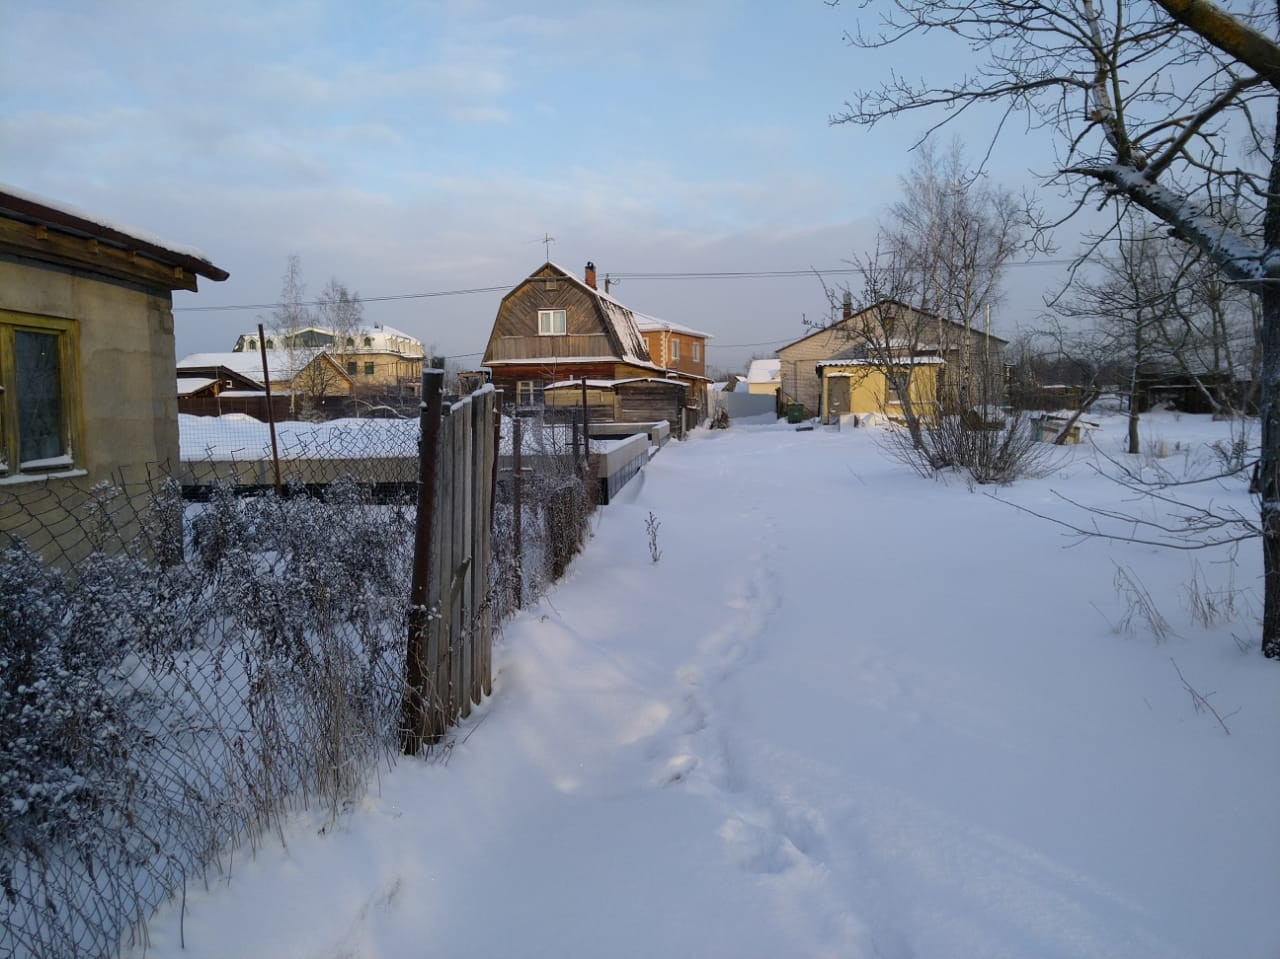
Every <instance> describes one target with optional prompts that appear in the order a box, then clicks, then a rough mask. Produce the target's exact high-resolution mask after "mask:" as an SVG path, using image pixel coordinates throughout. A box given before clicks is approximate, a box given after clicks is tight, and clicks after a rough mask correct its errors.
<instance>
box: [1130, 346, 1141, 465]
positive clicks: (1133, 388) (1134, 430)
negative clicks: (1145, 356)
mask: <svg viewBox="0 0 1280 959" xmlns="http://www.w3.org/2000/svg"><path fill="white" fill-rule="evenodd" d="M1139 392H1140V391H1139V390H1138V368H1137V367H1136V366H1135V367H1134V369H1133V376H1132V377H1131V378H1130V380H1129V453H1130V455H1132V456H1137V455H1138V451H1139V446H1138V406H1139V404H1140V403H1141V402H1142V397H1141V396H1140V395H1139Z"/></svg>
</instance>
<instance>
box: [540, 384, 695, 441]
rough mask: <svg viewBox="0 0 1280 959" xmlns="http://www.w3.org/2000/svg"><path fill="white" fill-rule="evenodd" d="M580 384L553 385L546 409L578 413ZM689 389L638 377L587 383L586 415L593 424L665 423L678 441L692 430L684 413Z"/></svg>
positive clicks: (547, 392)
mask: <svg viewBox="0 0 1280 959" xmlns="http://www.w3.org/2000/svg"><path fill="white" fill-rule="evenodd" d="M582 387H583V384H582V381H580V380H565V381H562V382H559V383H551V384H548V385H547V386H546V388H545V389H544V391H543V397H544V402H545V404H546V407H548V408H551V409H564V410H576V409H580V408H581V406H582V402H583V388H582ZM687 391H688V385H687V384H685V383H684V382H683V381H681V380H677V379H675V378H668V377H657V376H638V377H632V378H630V379H622V380H587V381H586V404H587V413H588V415H589V416H590V417H591V422H593V423H601V422H608V423H656V422H658V421H659V420H666V421H667V422H668V423H670V424H671V430H672V432H673V433H674V434H675V436H676V437H677V438H681V439H683V438H684V436H685V435H686V432H687V430H688V429H689V424H688V423H687V417H685V416H684V415H683V414H684V410H685V407H686V405H687V396H686V394H687Z"/></svg>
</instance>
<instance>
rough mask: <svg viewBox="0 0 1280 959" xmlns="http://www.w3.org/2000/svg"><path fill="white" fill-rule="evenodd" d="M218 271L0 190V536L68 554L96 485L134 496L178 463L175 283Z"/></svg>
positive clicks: (76, 544) (216, 275)
mask: <svg viewBox="0 0 1280 959" xmlns="http://www.w3.org/2000/svg"><path fill="white" fill-rule="evenodd" d="M197 276H203V277H205V278H206V279H210V280H225V279H226V278H227V276H228V274H227V272H226V271H225V270H222V269H219V268H218V267H216V266H214V265H213V264H212V263H210V262H209V261H208V260H206V259H204V258H203V257H202V256H200V255H199V254H197V253H195V252H194V251H190V250H182V249H179V248H176V247H170V246H166V245H163V244H162V243H160V242H159V241H157V240H155V239H152V238H148V237H145V236H142V235H138V234H135V233H133V232H129V231H127V230H126V229H124V228H122V227H118V226H111V225H109V224H108V223H107V222H105V221H102V220H97V219H94V218H92V217H90V216H89V215H88V214H85V213H83V212H80V211H78V210H73V209H71V208H68V207H64V206H61V205H59V204H57V203H55V202H53V201H51V200H45V199H40V198H36V197H33V196H29V195H24V194H20V193H18V192H16V191H12V190H8V189H5V190H0V545H3V544H4V543H5V541H6V540H8V539H10V538H20V539H23V540H25V541H26V542H27V543H28V545H30V546H31V547H33V548H35V549H38V550H42V551H44V552H45V553H46V554H47V555H50V556H55V555H58V556H61V557H62V558H64V559H69V560H72V561H74V559H75V558H76V557H77V556H78V555H80V554H82V553H83V552H85V551H86V550H87V549H88V548H89V544H87V543H86V542H85V535H84V531H83V529H81V528H80V526H79V524H78V523H77V522H76V521H75V520H74V518H73V517H72V516H71V515H70V511H71V510H73V509H74V508H76V506H77V504H78V503H80V502H82V501H83V500H84V499H85V497H86V495H87V491H88V490H89V489H90V488H92V487H93V486H94V485H95V484H97V483H100V482H103V481H108V482H111V483H113V484H115V485H117V486H124V487H125V488H126V489H127V490H128V493H127V495H129V496H135V495H136V497H137V498H138V500H139V502H141V501H142V500H144V499H145V496H146V492H147V489H146V483H147V481H148V480H149V479H150V478H151V474H152V473H153V472H154V471H155V470H156V469H159V470H161V471H162V472H163V471H164V470H166V469H172V468H176V466H177V461H178V403H177V396H176V395H175V391H174V338H173V291H174V290H192V291H194V290H195V289H196V282H197V281H196V278H197Z"/></svg>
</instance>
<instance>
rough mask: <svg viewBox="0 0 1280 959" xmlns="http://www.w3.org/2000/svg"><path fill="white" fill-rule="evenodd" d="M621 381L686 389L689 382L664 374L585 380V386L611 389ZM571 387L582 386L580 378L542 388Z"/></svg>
mask: <svg viewBox="0 0 1280 959" xmlns="http://www.w3.org/2000/svg"><path fill="white" fill-rule="evenodd" d="M623 383H670V384H673V385H675V386H678V387H680V388H681V389H688V388H689V384H688V383H684V382H681V381H680V380H677V379H676V378H675V377H666V376H625V377H623V378H621V379H617V380H587V388H588V389H593V390H611V389H613V388H614V387H615V386H621V385H622V384H623ZM573 387H577V388H578V389H581V388H582V380H559V381H557V382H555V383H550V384H548V385H546V386H544V387H543V390H565V389H570V388H573Z"/></svg>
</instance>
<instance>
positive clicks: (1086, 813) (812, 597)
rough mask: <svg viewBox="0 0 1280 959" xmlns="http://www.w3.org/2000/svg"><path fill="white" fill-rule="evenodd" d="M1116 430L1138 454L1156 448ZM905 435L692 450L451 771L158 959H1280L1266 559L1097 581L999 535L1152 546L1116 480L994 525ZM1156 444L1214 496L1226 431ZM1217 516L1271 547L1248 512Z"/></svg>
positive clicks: (256, 874)
mask: <svg viewBox="0 0 1280 959" xmlns="http://www.w3.org/2000/svg"><path fill="white" fill-rule="evenodd" d="M1102 423H1103V426H1102V429H1101V430H1099V431H1097V433H1096V434H1095V436H1096V438H1097V439H1098V441H1099V443H1100V444H1102V445H1103V446H1104V447H1105V448H1108V449H1115V448H1116V447H1117V444H1118V443H1119V442H1120V438H1121V437H1122V436H1123V430H1124V424H1123V420H1121V419H1119V418H1118V417H1108V416H1104V417H1102ZM878 433H879V431H878V430H874V429H868V430H854V431H846V432H843V433H841V432H834V431H830V430H826V429H823V428H819V429H817V430H814V431H813V432H804V433H801V432H796V431H795V430H794V429H791V428H787V427H785V426H781V425H780V426H777V427H734V428H731V429H730V430H728V431H724V432H720V431H716V432H706V431H698V432H697V433H695V434H694V437H693V439H692V440H690V441H689V442H687V443H673V444H671V445H670V446H668V447H667V448H666V449H665V450H664V451H663V452H662V454H661V455H659V456H658V457H656V458H655V459H654V460H653V461H652V462H651V463H650V464H649V466H648V467H647V468H646V470H645V472H644V473H643V474H642V475H641V476H640V477H637V479H636V480H634V481H633V482H632V484H631V485H630V486H629V487H628V488H627V489H626V490H625V491H624V492H623V494H622V496H621V501H619V502H615V503H613V504H611V505H610V506H608V507H606V508H605V509H603V510H602V511H601V512H600V513H599V514H598V517H597V519H596V520H595V525H594V536H593V538H592V540H591V542H590V543H589V544H588V546H587V549H586V551H585V553H584V554H582V555H581V556H580V557H579V558H578V559H577V560H576V561H575V562H574V564H573V566H572V568H571V570H570V573H569V575H568V577H567V578H566V579H565V580H564V581H563V582H562V583H561V584H560V585H559V586H557V587H556V588H555V589H554V590H553V592H552V593H551V594H550V595H549V596H547V597H546V599H545V600H544V601H543V602H542V603H541V604H540V605H538V606H537V607H535V608H532V609H529V610H527V611H525V612H524V613H523V614H522V615H520V616H519V617H518V618H517V619H516V620H514V621H513V622H510V623H509V624H507V626H506V627H505V630H504V633H505V635H504V638H503V641H502V643H501V645H500V648H499V653H498V661H497V662H498V675H497V681H496V684H495V690H494V696H493V698H492V699H491V700H489V701H488V702H487V703H486V704H485V706H483V707H482V708H481V709H480V710H478V712H477V713H476V714H475V715H474V716H473V718H472V719H471V721H470V722H469V723H468V724H467V725H466V726H465V727H463V728H462V729H461V730H459V731H458V735H457V738H456V740H455V742H454V745H453V746H452V748H450V749H448V750H446V751H443V752H442V753H440V754H438V755H437V756H436V757H435V758H434V759H432V760H430V761H417V760H415V761H402V762H401V763H399V765H398V766H397V767H396V768H395V769H393V770H391V771H389V772H384V773H383V775H382V776H381V780H380V786H379V788H378V789H377V790H376V791H375V792H374V793H373V794H371V795H370V796H369V797H368V798H366V799H365V800H363V801H362V802H359V803H357V804H356V805H355V806H354V808H352V809H350V810H349V811H348V812H347V813H345V814H343V815H341V816H340V817H339V818H338V820H337V821H336V822H333V823H331V822H329V821H328V820H327V819H326V817H325V816H323V815H322V814H319V813H313V814H303V815H298V816H296V817H294V818H293V819H292V820H291V821H290V822H289V823H288V824H287V826H286V828H285V829H284V830H283V832H282V835H281V836H269V837H266V838H265V839H264V840H263V843H262V845H261V848H260V849H259V850H258V852H257V854H256V856H253V857H252V858H251V857H250V856H249V854H248V852H238V853H237V854H236V855H235V857H234V863H233V865H232V868H231V870H230V878H229V880H223V879H217V880H215V881H213V882H212V883H211V887H210V888H208V889H205V888H203V887H201V886H200V885H199V884H192V885H191V886H189V888H188V891H187V896H186V903H185V915H183V909H182V908H181V907H180V905H179V904H178V903H174V904H173V905H171V906H170V907H167V908H166V909H164V910H163V911H162V912H161V913H160V914H159V915H158V916H157V917H156V918H155V919H154V921H153V922H152V923H151V925H150V943H149V947H148V949H147V950H146V955H147V956H149V957H152V959H178V957H189V959H203V957H224V956H240V957H264V959H265V957H323V959H329V957H334V959H336V957H379V959H381V957H386V959H400V957H406V959H408V957H419V956H443V957H455V956H456V957H487V956H520V957H541V956H546V957H565V956H584V957H585V956H601V957H606V956H607V957H631V956H634V957H654V956H671V957H757V956H759V957H779V956H788V957H790V956H795V957H810V956H834V957H862V956H866V957H873V956H879V957H885V959H906V957H995V956H1010V957H1032V956H1034V957H1103V956H1114V957H1124V959H1138V957H1152V959H1155V957H1160V959H1175V957H1225V956H1230V957H1233V959H1238V957H1262V956H1275V955H1276V954H1277V952H1276V951H1277V949H1280V909H1277V908H1276V903H1277V902H1280V817H1278V816H1276V814H1275V808H1276V803H1277V799H1278V797H1280V762H1277V756H1280V747H1278V745H1277V743H1278V742H1280V738H1278V737H1280V695H1277V684H1280V672H1278V670H1280V666H1277V665H1276V664H1274V663H1271V662H1267V661H1265V660H1263V659H1262V658H1261V656H1260V654H1259V653H1258V652H1257V642H1256V640H1257V622H1256V618H1257V613H1258V602H1259V598H1260V584H1259V568H1260V561H1259V555H1258V554H1259V548H1258V546H1257V544H1256V542H1250V543H1246V544H1245V545H1244V546H1243V547H1242V548H1241V549H1240V551H1239V555H1238V556H1236V557H1235V558H1234V559H1233V558H1232V557H1231V556H1230V554H1229V553H1227V552H1226V551H1218V552H1215V553H1211V554H1210V553H1193V554H1188V553H1181V552H1174V551H1169V550H1157V549H1155V548H1152V547H1148V546H1140V545H1134V544H1126V543H1116V542H1109V541H1101V540H1091V541H1087V542H1083V543H1079V544H1077V545H1075V546H1074V547H1073V546H1072V545H1071V544H1072V543H1073V542H1074V541H1073V540H1070V539H1067V538H1065V537H1064V536H1063V534H1062V531H1061V530H1060V529H1059V528H1057V527H1054V526H1053V525H1052V524H1049V523H1047V522H1045V521H1042V520H1037V519H1034V518H1032V517H1029V516H1028V515H1026V514H1024V513H1021V512H1019V511H1017V510H1015V509H1014V508H1012V507H1011V506H1010V505H1008V502H1002V500H1004V501H1009V502H1016V503H1020V504H1022V505H1025V506H1027V507H1029V508H1031V509H1036V510H1040V511H1045V510H1050V511H1056V512H1059V513H1063V512H1065V511H1066V510H1067V507H1066V506H1065V505H1064V504H1062V503H1061V501H1060V500H1057V499H1056V498H1055V497H1054V496H1053V493H1052V491H1053V490H1059V491H1062V492H1064V493H1067V494H1069V495H1070V496H1072V497H1073V498H1075V499H1077V500H1084V501H1089V502H1097V503H1105V504H1108V505H1113V506H1115V505H1121V506H1123V507H1124V508H1126V509H1128V510H1131V511H1135V510H1136V511H1139V512H1141V511H1143V510H1147V509H1149V506H1148V505H1146V504H1142V503H1135V502H1126V500H1128V499H1131V497H1129V495H1128V494H1126V493H1124V491H1122V490H1120V489H1119V488H1118V487H1116V486H1114V485H1113V484H1110V483H1108V482H1106V481H1105V480H1102V479H1099V478H1098V477H1097V475H1096V474H1095V473H1094V471H1092V470H1091V469H1089V468H1088V463H1089V462H1090V461H1091V459H1092V454H1091V453H1090V451H1089V450H1088V449H1086V448H1080V449H1077V450H1068V451H1065V452H1064V453H1063V454H1062V457H1063V459H1062V460H1061V463H1060V465H1059V467H1058V468H1057V469H1056V470H1055V471H1054V472H1053V473H1052V474H1051V475H1050V476H1047V477H1045V478H1043V479H1039V480H1032V481H1022V482H1020V483H1018V484H1017V485H1015V486H1013V487H1011V488H1005V489H1000V490H997V491H994V492H995V497H996V498H993V497H991V496H988V495H984V494H985V493H987V492H991V491H989V490H984V489H981V488H979V489H977V490H975V491H970V490H969V489H968V488H967V487H966V484H965V483H964V482H962V481H958V480H955V481H951V482H948V483H940V482H936V481H930V480H925V479H921V478H919V477H918V476H916V475H915V474H914V473H912V472H911V471H910V470H909V469H908V468H907V467H905V466H903V465H901V464H899V463H896V462H894V461H893V460H892V459H890V458H887V457H886V456H885V455H884V454H883V453H882V452H881V450H880V449H879V448H878V447H877V445H876V439H877V435H878ZM1143 433H1144V436H1145V437H1146V442H1147V444H1148V445H1149V446H1150V447H1151V448H1155V446H1157V445H1158V443H1157V441H1158V440H1161V439H1163V440H1166V441H1167V442H1168V446H1169V447H1170V448H1171V452H1172V455H1171V456H1170V457H1169V458H1168V459H1166V460H1164V461H1163V463H1164V465H1166V466H1167V467H1169V468H1170V469H1179V470H1180V469H1182V468H1183V466H1184V465H1185V464H1186V463H1187V462H1189V461H1195V460H1196V459H1197V458H1198V457H1199V456H1200V453H1201V450H1202V446H1201V444H1202V443H1203V442H1204V440H1206V439H1208V438H1212V437H1215V436H1219V437H1221V436H1225V434H1226V428H1225V427H1224V426H1223V425H1222V424H1213V423H1209V422H1207V421H1206V420H1204V419H1201V418H1194V417H1181V418H1179V417H1174V416H1172V415H1160V416H1153V417H1149V418H1147V419H1146V420H1145V421H1144V426H1143ZM1187 441H1190V442H1191V444H1192V450H1191V452H1185V451H1184V450H1183V447H1182V446H1180V445H1179V444H1185V443H1186V442H1187ZM1200 489H1201V491H1200V492H1199V493H1198V494H1197V495H1201V496H1204V497H1212V498H1213V499H1214V501H1215V503H1216V504H1217V505H1219V506H1231V505H1235V506H1238V507H1239V508H1241V509H1242V510H1244V511H1245V512H1246V513H1248V512H1250V511H1251V510H1252V506H1251V504H1250V502H1249V500H1248V497H1247V495H1246V493H1245V491H1244V490H1243V485H1242V483H1233V484H1228V485H1226V486H1222V485H1218V484H1210V486H1209V487H1205V488H1200ZM651 512H652V514H653V515H654V516H656V517H657V518H658V520H659V521H660V523H661V526H660V528H659V530H658V534H657V540H658V546H659V548H660V549H661V557H660V559H659V561H658V562H657V563H656V564H655V563H653V562H652V561H651V559H650V550H649V543H648V539H647V536H646V532H645V521H646V519H647V517H648V516H649V514H650V513H651ZM1118 570H1120V571H1122V573H1123V574H1124V575H1125V576H1127V577H1128V578H1129V581H1130V583H1132V584H1136V585H1135V586H1131V587H1128V593H1127V595H1126V591H1125V590H1121V589H1117V585H1116V584H1117V575H1118ZM1193 577H1194V578H1195V580H1196V581H1197V582H1198V583H1199V586H1200V589H1201V590H1202V592H1203V591H1205V590H1226V589H1233V590H1235V594H1234V601H1235V615H1234V618H1228V619H1226V620H1225V621H1222V622H1219V623H1216V624H1214V625H1212V626H1208V627H1206V626H1204V625H1197V624H1196V623H1195V622H1194V621H1193V617H1192V616H1191V614H1190V605H1191V604H1190V601H1189V599H1188V595H1189V594H1188V591H1187V589H1186V584H1188V583H1190V582H1192V580H1193ZM1122 579H1123V577H1122ZM1141 591H1145V592H1146V593H1147V594H1148V595H1149V597H1150V599H1151V600H1152V601H1153V602H1154V604H1155V606H1156V607H1157V608H1158V611H1159V613H1161V614H1162V615H1163V617H1164V618H1165V619H1166V620H1167V622H1168V626H1169V633H1168V635H1166V636H1165V638H1163V639H1158V638H1157V637H1156V636H1155V635H1153V633H1152V631H1151V629H1150V628H1149V625H1148V623H1147V622H1146V621H1145V619H1144V617H1143V616H1142V615H1141V614H1140V613H1138V614H1137V615H1135V616H1133V617H1132V624H1131V629H1130V630H1129V631H1124V630H1122V629H1118V627H1119V625H1120V624H1121V623H1122V622H1123V621H1124V620H1125V618H1126V613H1127V612H1130V611H1132V610H1134V609H1135V603H1134V602H1133V598H1134V597H1135V596H1136V595H1137V594H1138V593H1139V592H1141ZM1213 598H1215V599H1216V601H1217V602H1218V604H1219V605H1224V604H1225V601H1226V598H1227V597H1226V594H1225V593H1220V594H1216V595H1215V596H1214V597H1213ZM1233 634H1234V635H1235V636H1237V637H1239V638H1240V640H1241V642H1243V643H1244V644H1245V645H1246V647H1247V648H1246V649H1245V650H1243V651H1242V650H1241V649H1240V648H1239V647H1238V645H1237V641H1236V639H1234V638H1233ZM1179 670H1180V671H1181V674H1182V676H1183V677H1184V678H1185V680H1186V681H1187V683H1189V684H1190V685H1191V686H1192V687H1193V688H1195V689H1196V690H1198V691H1199V692H1200V693H1202V694H1204V695H1205V696H1207V697H1208V702H1209V703H1210V704H1211V705H1212V706H1213V707H1214V708H1215V709H1216V710H1217V712H1218V714H1219V715H1220V716H1221V717H1222V719H1223V720H1224V721H1225V724H1226V726H1227V728H1228V729H1229V731H1230V732H1229V733H1228V732H1226V731H1224V729H1223V727H1222V726H1221V725H1220V724H1219V722H1218V721H1217V719H1215V717H1214V716H1213V715H1212V714H1211V713H1209V712H1208V711H1205V710H1203V709H1201V710H1197V709H1196V708H1195V704H1194V703H1193V701H1192V698H1191V696H1190V694H1189V692H1188V690H1187V688H1185V687H1184V685H1183V681H1182V679H1180V678H1179V675H1178V671H1179ZM180 936H184V937H185V943H186V948H185V951H183V950H182V949H180V947H179V941H180ZM141 954H142V953H141V950H138V952H137V953H136V954H135V955H138V956H140V955H141Z"/></svg>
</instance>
